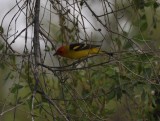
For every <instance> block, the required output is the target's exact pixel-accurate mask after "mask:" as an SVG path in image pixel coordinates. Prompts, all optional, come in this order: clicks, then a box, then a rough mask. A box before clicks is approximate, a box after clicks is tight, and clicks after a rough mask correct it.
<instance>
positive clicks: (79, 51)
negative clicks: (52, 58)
mask: <svg viewBox="0 0 160 121" xmlns="http://www.w3.org/2000/svg"><path fill="white" fill-rule="evenodd" d="M101 52H102V51H100V45H91V44H84V43H74V44H70V45H64V46H61V47H59V48H58V49H57V51H56V53H55V54H54V55H60V56H62V57H66V58H70V59H80V58H83V57H87V56H89V55H91V54H98V53H101Z"/></svg>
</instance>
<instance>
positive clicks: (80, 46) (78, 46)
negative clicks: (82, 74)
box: [69, 43, 100, 51]
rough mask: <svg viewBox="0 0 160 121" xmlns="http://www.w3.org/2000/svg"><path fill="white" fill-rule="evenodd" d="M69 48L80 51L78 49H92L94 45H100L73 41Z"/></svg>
mask: <svg viewBox="0 0 160 121" xmlns="http://www.w3.org/2000/svg"><path fill="white" fill-rule="evenodd" d="M69 47H70V50H74V51H80V50H87V49H92V48H95V47H100V45H90V44H84V43H73V44H70V46H69Z"/></svg>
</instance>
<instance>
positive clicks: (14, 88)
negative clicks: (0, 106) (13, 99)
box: [10, 84, 23, 93]
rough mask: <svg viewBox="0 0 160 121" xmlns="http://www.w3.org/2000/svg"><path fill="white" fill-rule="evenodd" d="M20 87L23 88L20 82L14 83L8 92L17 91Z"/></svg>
mask: <svg viewBox="0 0 160 121" xmlns="http://www.w3.org/2000/svg"><path fill="white" fill-rule="evenodd" d="M21 88H23V86H22V85H20V84H15V85H14V87H13V88H11V90H10V92H11V93H15V92H17V91H18V90H20V89H21Z"/></svg>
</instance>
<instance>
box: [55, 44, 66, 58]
mask: <svg viewBox="0 0 160 121" xmlns="http://www.w3.org/2000/svg"><path fill="white" fill-rule="evenodd" d="M65 52H66V48H65V46H61V47H59V48H58V49H57V51H56V53H55V54H54V55H60V56H64V54H65Z"/></svg>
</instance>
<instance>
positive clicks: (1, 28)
mask: <svg viewBox="0 0 160 121" xmlns="http://www.w3.org/2000/svg"><path fill="white" fill-rule="evenodd" d="M3 32H4V29H3V27H2V26H0V34H2V33H3Z"/></svg>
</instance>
